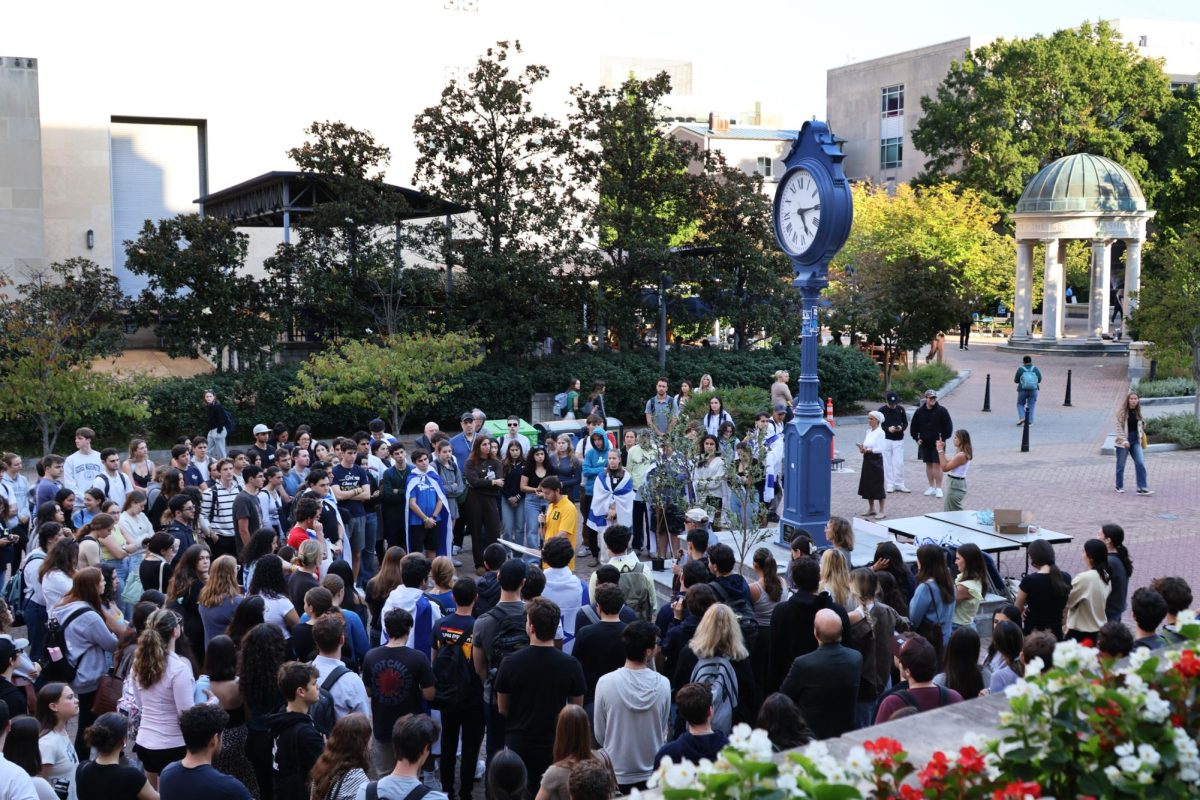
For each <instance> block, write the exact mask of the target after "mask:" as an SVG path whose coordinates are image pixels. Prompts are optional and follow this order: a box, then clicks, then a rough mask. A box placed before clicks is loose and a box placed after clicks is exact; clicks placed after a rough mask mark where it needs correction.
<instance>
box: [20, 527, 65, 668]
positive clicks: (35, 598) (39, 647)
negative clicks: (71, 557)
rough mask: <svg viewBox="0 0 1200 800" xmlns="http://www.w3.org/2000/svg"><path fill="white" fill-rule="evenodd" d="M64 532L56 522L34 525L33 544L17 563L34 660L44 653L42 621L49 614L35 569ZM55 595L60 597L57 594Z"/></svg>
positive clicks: (40, 580)
mask: <svg viewBox="0 0 1200 800" xmlns="http://www.w3.org/2000/svg"><path fill="white" fill-rule="evenodd" d="M65 535H66V534H65V533H64V532H63V529H62V527H61V526H59V525H54V526H49V525H43V526H42V527H41V528H39V529H38V534H37V536H38V538H37V542H36V545H37V546H36V547H34V548H33V549H32V550H30V551H29V554H28V555H26V556H25V561H24V563H23V564H22V565H21V574H22V576H23V577H24V579H25V629H26V633H27V635H28V637H29V656H30V658H31V659H32V660H33V661H35V662H37V661H40V660H41V658H42V656H44V655H45V654H46V653H45V650H46V623H47V622H48V621H49V618H50V616H49V614H50V612H49V611H48V609H49V606H48V605H47V603H48V602H49V601H47V600H46V592H45V587H44V586H43V584H42V579H41V578H40V577H39V576H38V570H40V569H41V567H42V564H43V563H44V562H45V560H46V552H47V551H49V550H50V549H51V548H53V547H54V544H55V542H57V541H58V540H59V539H62V538H63V537H64V536H65ZM47 577H49V576H47ZM70 586H71V579H70V578H67V589H69V588H70ZM64 593H65V590H64ZM59 599H60V600H61V599H62V596H61V595H59Z"/></svg>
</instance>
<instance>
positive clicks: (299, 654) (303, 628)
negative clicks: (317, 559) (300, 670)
mask: <svg viewBox="0 0 1200 800" xmlns="http://www.w3.org/2000/svg"><path fill="white" fill-rule="evenodd" d="M331 608H333V595H332V594H330V592H329V590H328V589H326V588H325V587H324V586H314V587H313V588H311V589H309V590H308V591H307V592H305V593H304V608H303V611H304V616H305V617H307V619H303V620H301V621H300V622H297V623H296V624H295V625H293V626H292V628H291V638H290V639H288V644H289V645H290V646H291V648H292V653H293V654H294V655H295V656H296V658H297V659H298V660H300V661H305V662H308V661H312V660H313V659H314V658H316V657H317V652H318V651H317V643H316V640H314V639H313V625H316V624H317V620H318V619H320V618H321V617H323V616H325V615H326V614H328V613H329V609H331ZM338 613H339V614H340V613H341V612H340V611H339V612H338Z"/></svg>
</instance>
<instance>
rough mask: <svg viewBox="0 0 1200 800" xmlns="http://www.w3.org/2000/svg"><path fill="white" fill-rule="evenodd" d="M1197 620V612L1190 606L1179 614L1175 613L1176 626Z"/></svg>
mask: <svg viewBox="0 0 1200 800" xmlns="http://www.w3.org/2000/svg"><path fill="white" fill-rule="evenodd" d="M1195 621H1196V612H1195V611H1192V610H1191V609H1190V608H1185V609H1184V610H1183V611H1180V612H1179V613H1178V614H1177V615H1175V626H1176V627H1180V626H1182V625H1191V624H1193V623H1194V622H1195Z"/></svg>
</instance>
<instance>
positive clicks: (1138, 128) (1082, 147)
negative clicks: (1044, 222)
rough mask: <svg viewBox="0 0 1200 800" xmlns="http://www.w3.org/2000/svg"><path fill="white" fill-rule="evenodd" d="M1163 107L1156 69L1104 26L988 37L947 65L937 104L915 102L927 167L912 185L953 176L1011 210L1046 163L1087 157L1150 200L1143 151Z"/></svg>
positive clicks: (1165, 86) (916, 132)
mask: <svg viewBox="0 0 1200 800" xmlns="http://www.w3.org/2000/svg"><path fill="white" fill-rule="evenodd" d="M1170 99H1171V93H1170V87H1169V82H1168V80H1167V78H1166V76H1165V75H1164V73H1163V70H1162V64H1161V62H1160V61H1157V60H1152V59H1147V58H1144V57H1142V56H1141V55H1139V54H1138V52H1137V50H1136V49H1135V48H1134V47H1133V46H1132V45H1131V44H1127V43H1125V42H1123V41H1122V39H1121V36H1120V34H1119V32H1117V31H1116V30H1115V29H1114V28H1112V27H1111V26H1110V25H1109V24H1108V23H1106V22H1100V23H1098V24H1096V25H1094V26H1093V25H1091V24H1089V23H1084V24H1083V25H1080V26H1079V27H1078V28H1070V29H1067V30H1061V31H1057V32H1055V33H1054V34H1052V35H1050V36H1048V37H1047V36H1035V37H1033V38H1030V39H1012V40H1006V39H997V40H996V41H994V42H992V43H990V44H987V45H984V46H983V47H980V48H977V49H976V50H974V51H971V52H969V53H967V54H966V56H965V57H964V58H963V60H962V61H956V62H954V63H953V64H952V65H951V67H950V71H949V74H947V76H946V77H945V79H943V81H942V83H941V85H940V86H939V87H938V90H937V94H936V96H935V97H923V98H921V109H922V112H923V115H924V116H923V117H922V119H921V121H920V122H918V123H917V125H916V127H915V128H914V129H913V134H912V138H913V145H914V146H915V147H916V148H917V149H918V150H920V151H921V152H922V153H924V154H925V155H926V156H927V157H928V159H929V160H928V161H927V162H926V164H925V170H924V172H923V173H922V174H921V177H920V179H919V180H921V181H923V182H936V181H938V180H940V179H942V178H945V177H947V176H950V175H953V176H955V179H956V180H958V181H959V182H961V183H962V184H963V185H964V186H969V187H972V188H975V189H977V190H979V191H981V192H985V193H987V194H988V195H990V196H991V197H992V198H993V199H994V200H996V201H999V202H1000V203H1001V204H1003V205H1006V206H1012V205H1013V204H1015V203H1016V201H1017V199H1018V198H1019V197H1020V195H1021V192H1022V191H1023V190H1024V188H1025V184H1026V183H1027V182H1028V181H1029V179H1030V178H1032V177H1033V176H1034V175H1035V174H1036V173H1037V171H1038V170H1040V169H1041V168H1042V167H1044V166H1045V165H1046V164H1049V163H1050V162H1051V161H1054V160H1056V159H1058V158H1061V157H1063V156H1068V155H1072V154H1075V153H1092V154H1095V155H1098V156H1103V157H1105V158H1109V159H1112V160H1113V161H1116V162H1117V163H1119V164H1121V165H1122V166H1124V167H1125V168H1126V169H1128V170H1129V171H1130V173H1131V174H1132V175H1133V177H1134V178H1135V179H1137V180H1138V181H1139V182H1140V183H1141V185H1142V188H1143V190H1145V192H1146V194H1147V197H1150V198H1152V197H1153V196H1154V193H1155V190H1156V181H1155V180H1154V179H1153V176H1152V174H1151V173H1150V170H1149V165H1148V163H1147V158H1146V153H1147V151H1148V150H1149V148H1150V147H1151V146H1152V145H1153V144H1154V143H1155V142H1156V141H1158V139H1159V136H1160V133H1159V130H1158V128H1157V125H1156V122H1157V120H1158V117H1159V115H1160V114H1162V112H1163V111H1164V110H1166V108H1167V107H1168V105H1169V103H1170Z"/></svg>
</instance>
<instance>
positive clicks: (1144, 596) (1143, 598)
mask: <svg viewBox="0 0 1200 800" xmlns="http://www.w3.org/2000/svg"><path fill="white" fill-rule="evenodd" d="M1130 605H1131V606H1132V607H1133V624H1134V626H1135V627H1136V638H1134V640H1133V647H1134V649H1135V650H1136V649H1137V648H1139V647H1144V648H1146V649H1147V650H1158V649H1159V648H1161V647H1166V646H1167V640H1166V639H1165V638H1164V637H1163V635H1162V634H1161V633H1159V632H1158V626H1159V625H1162V622H1163V620H1164V619H1166V618H1167V601H1166V600H1164V599H1163V596H1162V595H1161V594H1159V593H1158V592H1156V591H1154V590H1153V589H1150V588H1147V587H1145V586H1143V587H1142V588H1141V589H1138V590H1137V591H1136V592H1134V593H1133V598H1132V599H1131V601H1130Z"/></svg>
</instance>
